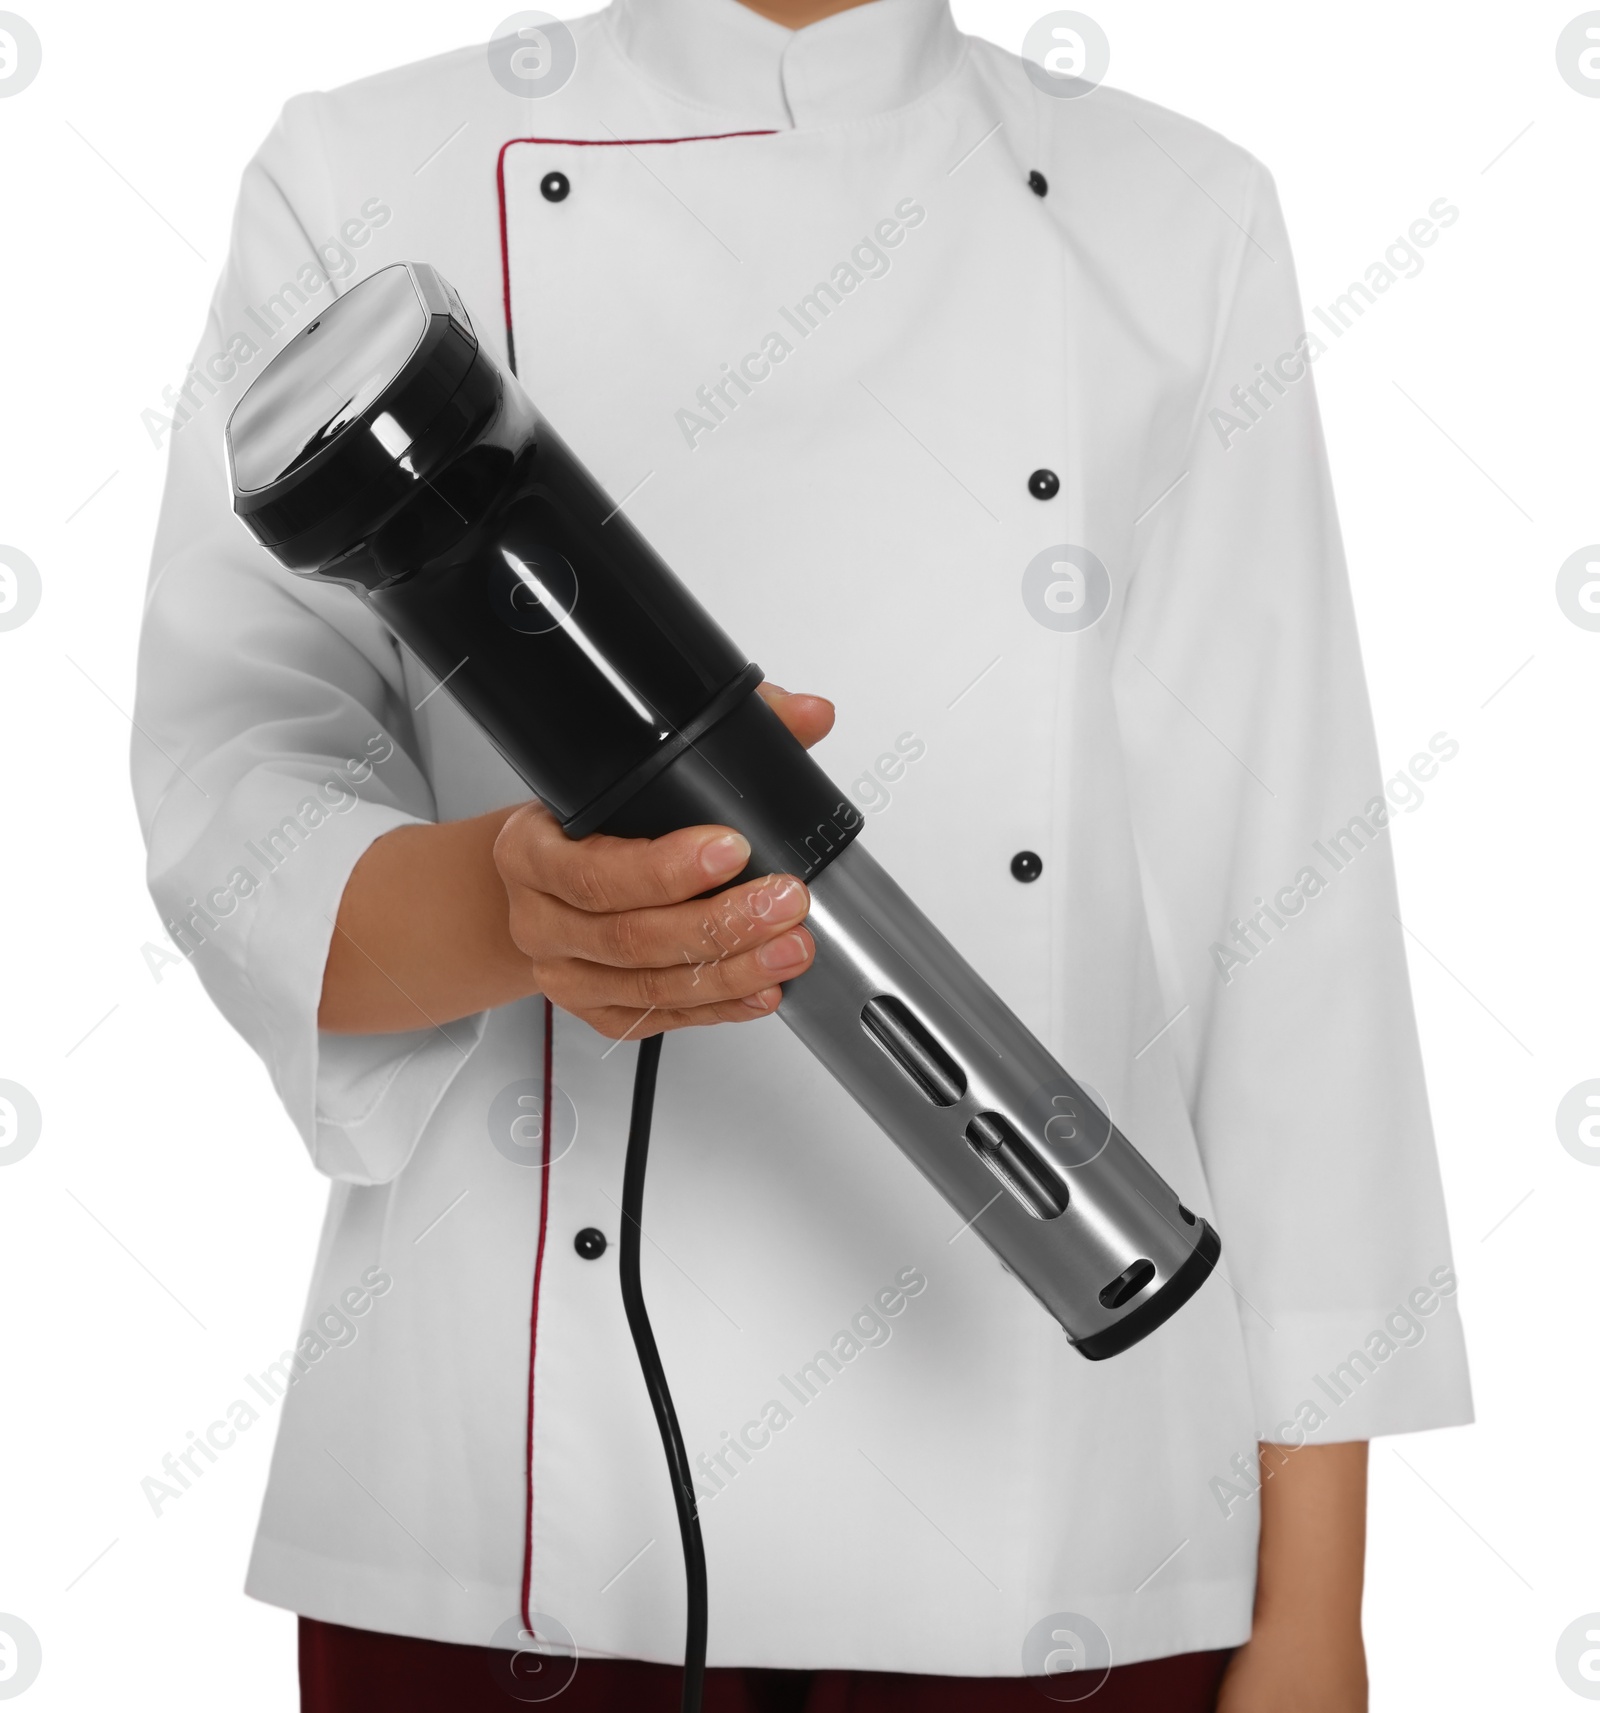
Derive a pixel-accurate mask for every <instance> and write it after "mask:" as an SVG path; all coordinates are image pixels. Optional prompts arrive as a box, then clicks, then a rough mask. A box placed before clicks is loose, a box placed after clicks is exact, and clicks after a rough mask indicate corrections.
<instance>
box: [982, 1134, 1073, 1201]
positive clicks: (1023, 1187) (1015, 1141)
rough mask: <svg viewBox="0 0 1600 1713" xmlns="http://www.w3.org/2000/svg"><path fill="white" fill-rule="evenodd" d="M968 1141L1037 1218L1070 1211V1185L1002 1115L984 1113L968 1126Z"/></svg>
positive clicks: (991, 1169)
mask: <svg viewBox="0 0 1600 1713" xmlns="http://www.w3.org/2000/svg"><path fill="white" fill-rule="evenodd" d="M967 1142H968V1144H969V1145H970V1146H971V1148H972V1151H973V1152H974V1153H975V1154H976V1155H977V1156H978V1158H979V1159H980V1160H982V1161H983V1163H984V1165H986V1166H987V1167H988V1168H989V1170H990V1171H991V1172H993V1173H994V1175H995V1176H996V1177H997V1178H998V1179H999V1180H1000V1182H1001V1183H1003V1184H1004V1185H1005V1186H1006V1188H1007V1189H1008V1190H1010V1191H1011V1193H1012V1195H1014V1196H1015V1197H1016V1198H1017V1200H1018V1201H1020V1202H1021V1203H1022V1205H1023V1206H1024V1207H1025V1208H1027V1210H1028V1212H1029V1213H1031V1214H1032V1215H1033V1217H1034V1218H1035V1219H1054V1218H1055V1217H1056V1215H1057V1214H1062V1213H1065V1212H1066V1211H1067V1186H1066V1185H1065V1184H1064V1183H1062V1181H1061V1180H1060V1178H1058V1177H1057V1176H1056V1174H1055V1172H1054V1171H1053V1170H1052V1168H1051V1166H1050V1164H1049V1162H1048V1161H1046V1160H1044V1159H1042V1158H1041V1157H1040V1156H1039V1155H1038V1154H1037V1153H1035V1152H1034V1150H1033V1149H1032V1148H1031V1147H1030V1146H1029V1145H1028V1143H1027V1142H1025V1141H1024V1140H1023V1138H1022V1137H1021V1136H1019V1135H1018V1134H1017V1131H1016V1130H1015V1128H1014V1127H1013V1126H1012V1125H1011V1124H1010V1123H1008V1122H1007V1120H1005V1119H1004V1118H1002V1117H1001V1116H1000V1114H999V1113H998V1112H980V1113H979V1114H978V1116H977V1117H976V1118H974V1119H973V1121H972V1122H971V1123H970V1124H969V1125H968V1126H967Z"/></svg>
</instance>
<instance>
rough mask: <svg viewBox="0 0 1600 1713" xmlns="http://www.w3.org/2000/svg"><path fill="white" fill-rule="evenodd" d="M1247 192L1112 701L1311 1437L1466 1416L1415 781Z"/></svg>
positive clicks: (1270, 1306)
mask: <svg viewBox="0 0 1600 1713" xmlns="http://www.w3.org/2000/svg"><path fill="white" fill-rule="evenodd" d="M1251 182H1252V187H1253V188H1252V190H1251V193H1250V197H1249V203H1248V207H1247V212H1246V215H1245V218H1244V221H1243V222H1242V225H1241V232H1240V236H1239V238H1238V241H1237V243H1236V245H1234V246H1233V253H1232V260H1231V262H1230V264H1229V271H1230V275H1231V280H1230V284H1229V288H1228V289H1227V291H1226V294H1225V297H1224V302H1225V303H1226V304H1227V306H1228V307H1227V308H1226V310H1225V313H1224V315H1223V318H1222V323H1221V326H1220V327H1219V329H1218V332H1217V336H1216V342H1215V346H1214V349H1213V350H1212V351H1211V353H1210V354H1209V355H1210V372H1209V374H1208V376H1207V379H1206V381H1205V384H1204V386H1203V388H1202V391H1201V394H1200V396H1199V398H1198V401H1197V403H1196V407H1195V412H1194V423H1193V431H1192V434H1191V437H1190V441H1189V446H1188V451H1187V455H1186V458H1185V460H1184V465H1183V472H1182V475H1181V478H1180V479H1179V480H1178V483H1177V485H1176V486H1175V487H1174V488H1173V489H1172V490H1171V493H1170V495H1169V497H1168V498H1167V499H1165V500H1163V501H1162V502H1161V503H1160V504H1159V505H1158V506H1156V507H1155V508H1154V509H1153V510H1152V512H1151V515H1150V519H1149V522H1148V524H1147V525H1146V526H1145V527H1146V531H1147V533H1146V534H1145V538H1144V541H1143V545H1142V551H1140V553H1139V554H1138V556H1137V559H1136V568H1135V570H1134V572H1133V575H1132V577H1131V580H1130V585H1129V592H1128V604H1127V609H1126V612H1125V615H1124V624H1123V628H1122V632H1121V635H1120V637H1119V640H1118V643H1117V659H1116V665H1115V672H1116V683H1117V701H1118V711H1119V719H1120V721H1121V725H1122V731H1123V735H1124V741H1125V743H1126V746H1127V752H1128V760H1129V774H1130V778H1131V780H1132V793H1133V801H1132V810H1133V816H1134V823H1135V829H1136V837H1137V840H1138V845H1139V851H1140V861H1141V866H1142V870H1143V882H1144V886H1145V891H1146V899H1147V906H1148V911H1149V916H1150V919H1151V921H1152V924H1153V929H1154V935H1155V940H1156V952H1157V961H1158V965H1159V966H1160V968H1161V970H1162V976H1163V983H1164V986H1165V989H1166V997H1167V999H1168V1001H1169V1004H1170V1010H1169V1013H1168V1014H1169V1015H1171V1014H1173V1013H1176V1012H1178V1011H1179V1009H1180V1008H1181V1007H1187V1010H1186V1011H1184V1013H1183V1015H1182V1017H1181V1019H1180V1021H1179V1023H1178V1024H1177V1026H1176V1027H1175V1028H1174V1030H1173V1036H1174V1040H1175V1044H1176V1050H1177V1055H1178V1059H1179V1066H1180V1074H1181V1076H1182V1078H1183V1082H1184V1086H1185V1090H1186V1094H1187V1099H1188V1104H1189V1108H1190V1112H1191V1115H1192V1119H1193V1123H1194V1128H1195V1132H1196V1136H1197V1139H1198V1142H1199V1147H1200V1151H1201V1156H1202V1159H1203V1162H1204V1167H1205V1171H1206V1176H1207V1181H1208V1183H1209V1186H1210V1189H1211V1193H1212V1197H1213V1202H1214V1206H1215V1209H1216V1215H1217V1224H1218V1229H1219V1231H1220V1232H1221V1234H1222V1239H1223V1245H1224V1254H1225V1260H1226V1265H1227V1267H1228V1269H1229V1274H1230V1277H1231V1279H1232V1281H1233V1284H1234V1286H1235V1288H1236V1299H1235V1300H1236V1304H1237V1307H1238V1311H1239V1316H1240V1322H1241V1327H1242V1330H1243V1333H1244V1338H1245V1345H1246V1350H1247V1354H1248V1359H1249V1364H1250V1369H1251V1376H1252V1384H1253V1388H1254V1399H1255V1407H1256V1413H1257V1424H1258V1428H1259V1431H1260V1435H1261V1437H1262V1438H1263V1439H1284V1438H1288V1439H1295V1438H1297V1437H1298V1434H1297V1432H1295V1431H1293V1430H1291V1431H1288V1432H1286V1431H1285V1429H1286V1427H1288V1426H1289V1424H1292V1423H1294V1422H1295V1420H1296V1418H1297V1416H1298V1417H1299V1418H1300V1420H1301V1423H1302V1430H1303V1428H1304V1425H1305V1424H1306V1423H1308V1422H1310V1423H1314V1431H1312V1433H1311V1438H1312V1439H1313V1440H1348V1439H1362V1438H1367V1437H1369V1436H1371V1435H1373V1434H1379V1433H1394V1432H1403V1431H1408V1430H1411V1429H1417V1428H1427V1427H1437V1426H1445V1425H1449V1424H1452V1423H1457V1422H1463V1421H1468V1420H1470V1419H1471V1413H1472V1404H1471V1394H1470V1389H1469V1385H1468V1379H1467V1369H1466V1357H1465V1352H1464V1346H1463V1340H1462V1335H1461V1327H1460V1322H1459V1318H1458V1315H1457V1310H1456V1295H1455V1292H1456V1282H1455V1274H1454V1272H1453V1269H1452V1265H1451V1254H1450V1241H1449V1234H1448V1231H1447V1228H1446V1221H1445V1211H1444V1202H1443V1195H1442V1190H1441V1185H1440V1180H1439V1171H1438V1165H1437V1161H1436V1158H1435V1153H1434V1144H1433V1136H1432V1130H1431V1127H1430V1123H1429V1117H1428V1104H1427V1095H1426V1090H1425V1088H1424V1083H1423V1073H1422V1063H1421V1054H1420V1049H1419V1044H1418V1039H1417V1031H1416V1024H1415V1020H1414V1017H1413V1014H1412V1006H1411V997H1410V988H1409V984H1408V979H1407V972H1406V960H1405V949H1404V943H1403V934H1402V929H1401V926H1400V921H1399V917H1400V910H1399V905H1398V902H1397V898H1396V890H1395V878H1394V866H1393V860H1392V856H1391V852H1390V839H1391V831H1390V829H1391V827H1392V818H1393V815H1394V813H1395V809H1396V804H1397V803H1398V802H1399V801H1402V800H1405V798H1406V793H1403V792H1398V791H1397V792H1396V793H1395V798H1396V801H1395V802H1391V801H1389V800H1388V798H1386V793H1385V785H1384V782H1383V779H1382V776H1381V773H1380V768H1379V763H1378V756H1377V749H1376V743H1375V740H1374V734H1373V727H1372V718H1371V713H1370V710H1369V706H1368V701H1367V693H1366V686H1365V682H1364V679H1363V675H1362V667H1361V656H1360V648H1359V644H1358V641H1357V635H1356V625H1355V615H1354V612H1353V609H1352V604H1351V597H1350V589H1349V584H1348V579H1347V576H1346V571H1345V564H1344V556H1343V550H1342V547H1341V544H1340V538H1339V528H1338V522H1337V518H1336V516H1335V511H1334V504H1333V496H1332V491H1331V488H1330V483H1329V477H1328V469H1327V458H1326V453H1325V450H1324V446H1323V440H1322V432H1321V426H1320V422H1319V418H1318V412H1317V404H1316V397H1315V393H1314V388H1313V381H1312V377H1311V372H1310V371H1311V367H1312V363H1313V361H1314V358H1315V356H1316V355H1317V354H1318V345H1317V341H1316V340H1315V339H1313V338H1308V336H1307V335H1306V333H1305V323H1304V321H1303V319H1302V312H1301V308H1300V300H1299V292H1298V288H1297V286H1296V282H1295V276H1294V268H1293V263H1292V261H1291V258H1290V253H1289V245H1288V239H1287V236H1286V234H1285V231H1284V225H1283V219H1282V215H1281V213H1280V211H1279V208H1278V202H1277V198H1276V194H1275V192H1274V189H1273V186H1272V182H1271V179H1270V178H1269V177H1268V175H1267V174H1266V173H1265V172H1264V171H1262V170H1261V169H1260V168H1259V167H1255V168H1253V172H1252V179H1251ZM1417 736H1418V741H1417V743H1416V747H1417V748H1419V749H1422V750H1427V749H1428V748H1429V734H1418V735H1417ZM1431 747H1432V752H1433V753H1432V755H1431V756H1428V757H1427V758H1426V759H1427V760H1428V761H1429V762H1430V764H1432V765H1444V763H1445V762H1446V761H1447V760H1448V757H1449V755H1450V754H1453V753H1454V745H1453V740H1451V739H1450V738H1449V737H1448V734H1442V733H1441V734H1434V735H1433V738H1432V746H1431ZM1308 1403H1309V1404H1310V1405H1312V1406H1314V1407H1315V1410H1316V1414H1317V1415H1320V1416H1321V1417H1323V1418H1325V1420H1324V1421H1322V1422H1320V1423H1315V1422H1314V1418H1313V1417H1312V1416H1311V1415H1310V1414H1308V1413H1307V1412H1306V1411H1305V1410H1304V1409H1303V1406H1304V1405H1306V1404H1308Z"/></svg>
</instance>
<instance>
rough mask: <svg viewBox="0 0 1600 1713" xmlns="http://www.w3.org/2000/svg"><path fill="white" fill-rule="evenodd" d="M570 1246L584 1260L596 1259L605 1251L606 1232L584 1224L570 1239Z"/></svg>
mask: <svg viewBox="0 0 1600 1713" xmlns="http://www.w3.org/2000/svg"><path fill="white" fill-rule="evenodd" d="M572 1247H573V1248H574V1249H576V1250H577V1251H578V1253H579V1254H580V1255H581V1256H582V1257H583V1258H584V1260H585V1261H598V1260H599V1259H600V1257H601V1256H602V1255H604V1254H605V1252H606V1234H605V1233H604V1232H603V1231H596V1230H595V1228H594V1227H593V1226H592V1225H586V1226H584V1228H583V1230H582V1231H580V1232H579V1233H578V1235H577V1236H576V1237H574V1238H573V1240H572Z"/></svg>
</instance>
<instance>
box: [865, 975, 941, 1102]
mask: <svg viewBox="0 0 1600 1713" xmlns="http://www.w3.org/2000/svg"><path fill="white" fill-rule="evenodd" d="M861 1026H862V1028H863V1029H865V1030H866V1032H867V1033H868V1034H869V1035H870V1036H871V1037H872V1038H873V1040H874V1041H876V1042H877V1043H878V1045H879V1046H880V1047H882V1048H883V1050H884V1052H886V1053H887V1054H888V1055H889V1057H890V1058H891V1059H893V1060H894V1062H895V1063H896V1064H897V1065H898V1066H899V1067H900V1069H901V1070H902V1071H904V1072H905V1074H906V1075H907V1076H908V1077H909V1078H910V1079H911V1081H912V1082H913V1083H915V1084H916V1087H917V1090H918V1092H919V1093H920V1094H921V1095H922V1096H923V1098H924V1099H926V1100H930V1101H932V1102H933V1104H934V1105H935V1106H954V1105H955V1103H956V1102H957V1101H958V1100H960V1098H961V1097H962V1095H964V1094H965V1093H966V1092H967V1076H966V1072H965V1071H963V1070H962V1068H961V1067H960V1065H958V1064H957V1063H956V1062H955V1060H954V1059H952V1058H951V1057H950V1055H949V1054H948V1053H947V1052H946V1051H945V1050H944V1048H943V1047H942V1046H940V1044H939V1042H938V1041H936V1040H935V1039H934V1037H933V1035H932V1033H931V1032H930V1031H929V1030H928V1029H927V1027H926V1026H925V1025H924V1024H922V1023H920V1022H919V1021H918V1020H917V1019H916V1018H915V1017H913V1016H912V1014H911V1011H910V1009H909V1008H908V1007H907V1006H906V1005H904V1004H903V1003H902V1002H901V1001H900V1000H898V999H892V998H890V997H889V995H887V994H879V996H878V997H877V998H876V999H869V1000H868V1001H867V1003H866V1004H865V1005H864V1006H862V1008H861Z"/></svg>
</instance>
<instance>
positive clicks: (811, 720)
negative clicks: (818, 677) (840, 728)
mask: <svg viewBox="0 0 1600 1713" xmlns="http://www.w3.org/2000/svg"><path fill="white" fill-rule="evenodd" d="M756 689H757V691H758V692H759V693H760V696H761V699H762V701H763V702H765V703H766V704H767V706H768V707H769V708H771V710H772V711H773V713H775V714H776V715H777V716H778V718H779V719H780V720H782V721H783V723H784V724H785V725H786V726H787V727H788V728H789V730H790V732H791V733H793V735H794V736H795V737H797V738H798V739H799V740H800V741H801V743H803V744H804V745H805V746H806V748H807V749H810V748H811V746H812V745H813V744H816V743H821V742H822V740H823V739H824V738H825V737H826V736H827V735H828V733H829V732H831V731H832V730H833V719H834V710H833V703H832V702H830V701H829V700H828V699H827V698H826V697H825V696H806V695H797V694H793V693H791V692H790V691H788V690H784V689H781V688H780V687H779V686H778V685H776V684H758V685H757V686H756Z"/></svg>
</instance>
